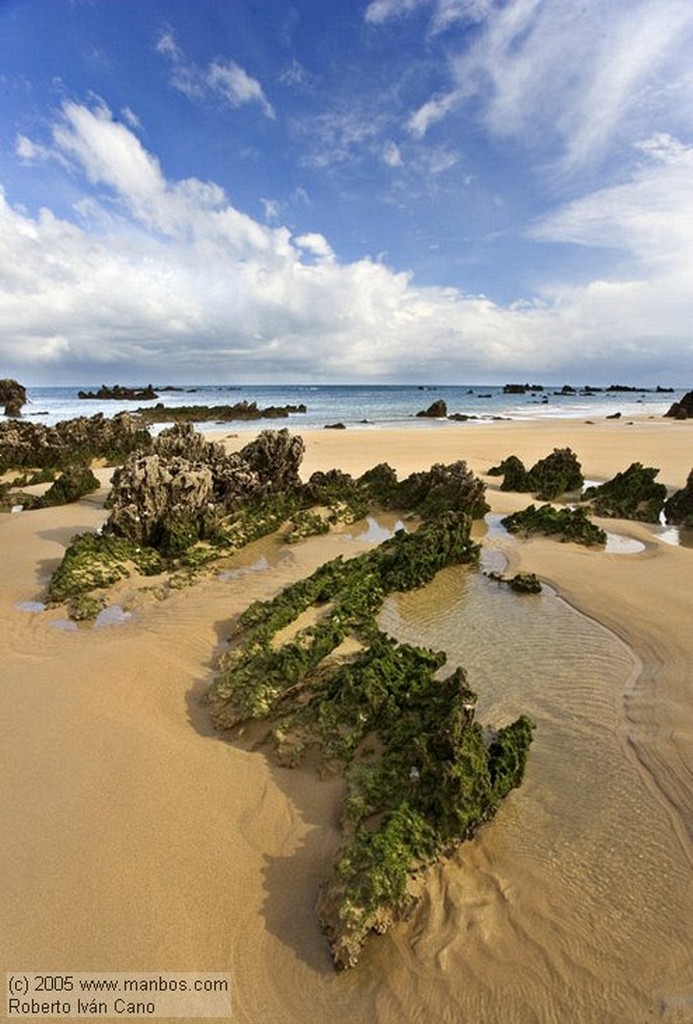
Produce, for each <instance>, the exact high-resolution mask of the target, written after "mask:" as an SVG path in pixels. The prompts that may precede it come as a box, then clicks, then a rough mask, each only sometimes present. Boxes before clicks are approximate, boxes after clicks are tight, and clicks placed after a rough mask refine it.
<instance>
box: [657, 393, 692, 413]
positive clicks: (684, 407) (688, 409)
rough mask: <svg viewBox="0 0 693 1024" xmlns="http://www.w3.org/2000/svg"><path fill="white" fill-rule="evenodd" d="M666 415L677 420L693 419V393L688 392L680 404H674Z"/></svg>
mask: <svg viewBox="0 0 693 1024" xmlns="http://www.w3.org/2000/svg"><path fill="white" fill-rule="evenodd" d="M664 415H665V416H671V417H673V418H674V419H677V420H687V419H691V418H693V391H687V392H686V394H685V395H684V396H683V398H681V399H680V400H679V401H678V402H674V404H673V405H672V406H670V408H669V411H668V412H665V413H664Z"/></svg>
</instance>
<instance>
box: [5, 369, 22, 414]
mask: <svg viewBox="0 0 693 1024" xmlns="http://www.w3.org/2000/svg"><path fill="white" fill-rule="evenodd" d="M25 404H26V388H25V387H24V385H23V384H20V383H19V381H16V380H14V379H13V378H12V377H5V378H4V379H3V380H0V405H4V407H5V416H21V415H22V406H23V405H25Z"/></svg>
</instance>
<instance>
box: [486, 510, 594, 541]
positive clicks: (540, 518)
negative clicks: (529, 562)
mask: <svg viewBox="0 0 693 1024" xmlns="http://www.w3.org/2000/svg"><path fill="white" fill-rule="evenodd" d="M501 523H502V524H503V526H504V527H505V528H506V530H509V532H510V533H519V534H523V535H524V536H526V537H531V536H532V535H533V534H537V533H538V534H543V535H544V536H547V537H556V538H557V539H558V540H562V541H568V540H572V541H574V542H575V543H576V544H584V545H585V546H586V547H589V546H591V545H593V544H606V533H605V532H604V530H602V529H601V527H599V526H597V525H596V523H593V522H592V521H591V520H590V518H589V516H588V515H587V512H586V511H585V509H584V508H560V509H558V508H554V506H553V505H540V506H539V508H537V507H536V505H529V506H528V507H527V508H524V509H522V510H521V511H519V512H513V513H512V515H509V516H505V518H504V519H501Z"/></svg>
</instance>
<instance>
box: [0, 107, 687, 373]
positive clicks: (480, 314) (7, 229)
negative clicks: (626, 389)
mask: <svg viewBox="0 0 693 1024" xmlns="http://www.w3.org/2000/svg"><path fill="white" fill-rule="evenodd" d="M126 120H127V121H128V124H126V123H122V122H120V121H118V120H116V118H115V117H114V115H113V114H112V112H111V111H110V110H109V109H108V108H107V107H106V106H105V105H104V104H103V103H97V104H95V105H91V106H86V105H83V104H80V103H76V102H66V103H65V104H64V106H63V108H62V111H61V113H60V116H59V117H58V118H57V119H56V122H55V124H54V125H53V126H52V129H51V135H50V138H47V139H44V140H42V141H38V142H33V141H31V140H29V139H27V138H26V137H24V136H22V137H18V139H17V144H16V156H17V159H18V160H20V161H24V162H29V161H30V162H36V161H46V160H50V161H52V166H53V168H54V170H55V171H58V172H59V173H62V174H65V175H69V176H70V181H71V184H72V187H73V188H79V189H81V190H82V192H83V194H82V197H81V198H80V199H79V200H78V201H77V202H76V203H75V205H74V215H73V216H72V217H70V218H69V219H68V218H67V217H62V218H61V217H58V216H56V214H55V213H54V212H52V211H51V210H50V209H48V208H43V209H41V210H39V211H38V212H37V213H36V214H34V215H32V214H30V213H29V212H28V211H27V210H25V209H24V208H22V207H19V206H14V205H13V204H12V200H11V197H8V196H6V195H5V194H4V193H2V194H1V195H0V358H1V359H2V363H3V366H4V367H5V368H6V369H5V370H4V371H3V372H4V373H9V372H10V371H11V372H12V373H13V375H17V376H22V377H23V378H25V379H27V380H28V381H29V382H30V383H43V382H45V383H53V382H54V383H60V382H74V383H77V382H81V381H85V382H91V381H95V380H101V379H104V380H106V379H110V380H115V379H120V380H131V381H134V380H141V381H145V380H147V379H155V378H156V379H164V378H166V379H167V380H171V381H173V382H175V381H197V382H204V381H209V380H220V381H222V380H223V381H239V382H254V381H267V382H271V381H279V380H283V381H291V380H293V381H311V380H314V381H334V382H341V381H344V382H348V381H359V380H360V381H369V380H373V381H378V380H382V381H388V380H390V381H394V380H401V381H406V380H412V381H416V382H419V381H435V380H443V379H445V380H448V381H459V382H467V381H470V380H486V381H493V380H499V381H503V380H504V379H506V378H511V377H516V376H517V375H520V376H521V377H522V378H523V379H524V378H525V376H526V375H532V376H537V375H538V376H541V377H543V378H544V379H549V378H553V379H556V380H560V379H561V378H565V379H573V380H575V379H578V380H584V381H586V382H587V381H592V382H597V381H599V380H601V379H604V378H611V377H612V376H614V375H617V376H620V377H621V378H628V379H631V380H635V379H637V380H642V381H644V382H647V381H649V380H652V381H654V380H664V381H669V380H672V381H673V380H675V379H676V380H678V379H680V377H681V375H682V374H683V375H684V376H685V374H688V375H689V376H690V377H693V349H692V346H691V340H690V333H689V325H690V323H691V321H692V320H693V294H692V292H691V288H690V281H691V278H692V275H693V242H692V240H691V236H690V232H688V231H687V230H686V223H688V224H690V223H692V222H693V195H692V191H691V188H690V180H691V172H692V171H693V150H691V149H690V148H688V147H686V146H685V145H684V144H682V143H681V142H679V141H678V140H677V139H675V138H674V137H673V136H671V135H660V136H655V137H653V138H651V139H649V140H646V141H645V142H644V143H642V144H641V145H640V146H639V148H638V150H637V152H636V156H637V160H638V163H637V167H636V170H635V171H634V173H633V174H632V176H631V177H630V178H629V180H626V181H623V182H622V183H621V184H619V185H618V186H614V187H612V188H606V189H601V190H599V191H596V192H594V193H592V194H590V195H585V196H584V197H582V198H580V199H578V200H575V201H573V202H571V203H568V204H566V205H564V206H563V207H561V208H558V209H556V210H555V211H554V212H553V213H552V214H551V215H550V216H548V217H545V218H544V219H543V220H541V221H539V222H537V223H535V224H534V225H533V226H532V229H531V234H532V238H533V240H534V244H536V245H542V246H545V245H555V244H561V245H564V244H566V243H570V244H573V245H580V246H598V247H610V248H616V250H617V259H618V266H619V271H620V272H619V273H618V274H614V276H613V277H610V278H609V279H608V280H594V281H591V282H588V283H587V284H581V285H579V286H576V285H571V284H570V283H569V282H561V281H555V282H553V283H552V284H551V285H550V286H547V287H546V288H544V289H543V290H542V291H541V292H539V293H538V294H537V295H535V296H532V297H530V298H529V300H521V299H520V300H518V301H517V302H515V303H513V304H510V305H506V306H503V305H500V304H498V303H496V302H494V301H492V300H491V299H490V298H487V297H485V296H481V295H467V294H464V293H463V292H461V291H459V290H458V289H455V288H436V287H419V286H417V285H416V283H415V282H414V281H413V279H412V278H411V276H410V275H409V274H407V273H402V272H395V271H394V270H392V269H391V268H389V267H388V266H386V265H384V264H382V263H380V262H378V261H374V260H372V259H369V258H363V259H359V260H356V261H354V262H343V261H340V259H339V256H338V254H336V253H335V252H334V251H333V248H332V246H331V245H330V242H329V240H328V239H326V238H325V237H324V236H323V235H322V234H321V233H320V232H319V231H309V232H302V233H301V234H299V235H298V236H294V235H292V233H291V232H290V231H289V230H288V229H287V228H286V227H282V226H269V225H268V224H262V223H260V222H258V221H256V220H254V219H253V218H251V217H250V216H248V215H247V214H245V213H243V212H242V211H240V210H238V209H236V208H235V207H234V206H233V205H232V203H231V202H230V201H229V199H228V197H227V196H226V195H225V193H224V191H223V190H222V189H221V188H220V187H219V186H218V185H217V184H215V183H214V182H209V181H201V180H199V179H197V178H188V179H183V180H177V181H172V180H168V179H167V177H166V175H165V172H164V170H163V168H162V167H161V165H160V162H159V160H158V159H157V157H156V156H155V155H154V154H152V153H150V152H148V151H147V150H146V149H145V147H144V146H143V145H142V143H141V142H140V140H139V138H138V137H137V135H136V134H135V132H134V131H133V129H132V127H130V126H129V125H131V124H133V123H134V122H133V119H132V118H126ZM275 212H276V211H275ZM616 367H618V369H615V368H616Z"/></svg>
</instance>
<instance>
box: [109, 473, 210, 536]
mask: <svg viewBox="0 0 693 1024" xmlns="http://www.w3.org/2000/svg"><path fill="white" fill-rule="evenodd" d="M213 496H214V495H213V477H212V471H211V469H210V468H209V467H208V466H204V465H193V464H192V463H190V462H188V461H187V460H186V459H183V458H180V457H179V456H173V457H172V458H170V459H164V458H162V457H161V456H160V455H155V454H154V455H141V456H138V455H134V456H131V457H130V458H129V459H128V460H127V462H126V463H125V465H124V466H122V467H120V468H119V469H117V470H116V472H115V473H114V475H113V490H112V492H111V509H112V510H111V514H110V516H109V518H108V522H107V524H106V527H105V529H106V530H108V532H112V533H114V534H116V535H117V536H121V537H126V538H127V539H128V540H131V541H134V542H135V543H136V544H145V545H147V546H149V547H159V546H161V545H162V541H164V540H165V535H166V536H168V534H170V532H171V531H170V526H169V521H170V520H171V518H172V517H173V516H174V515H175V520H174V522H173V527H174V530H175V532H176V534H178V533H180V532H181V530H184V532H185V534H186V536H189V538H190V539H189V543H188V545H186V546H189V545H190V544H193V543H194V542H195V541H196V540H197V539H198V538H199V536H200V525H201V519H202V517H203V514H204V512H209V511H210V509H211V506H212V504H213ZM184 520H185V521H187V523H188V525H187V527H183V521H184ZM164 546H167V545H164Z"/></svg>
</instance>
